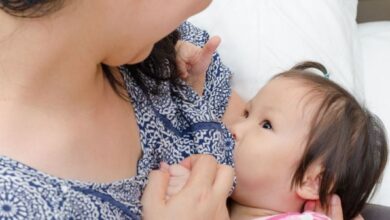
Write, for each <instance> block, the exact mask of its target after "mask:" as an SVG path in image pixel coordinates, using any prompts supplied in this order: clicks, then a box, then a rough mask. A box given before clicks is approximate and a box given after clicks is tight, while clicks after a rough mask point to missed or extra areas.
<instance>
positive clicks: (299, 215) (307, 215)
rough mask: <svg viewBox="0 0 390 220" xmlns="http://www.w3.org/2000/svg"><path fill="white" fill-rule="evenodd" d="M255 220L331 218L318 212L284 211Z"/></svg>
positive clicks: (327, 219)
mask: <svg viewBox="0 0 390 220" xmlns="http://www.w3.org/2000/svg"><path fill="white" fill-rule="evenodd" d="M253 220H331V219H330V218H329V217H327V216H325V215H323V214H320V213H316V212H303V213H295V212H294V213H283V214H279V215H272V216H266V217H261V218H256V219H253Z"/></svg>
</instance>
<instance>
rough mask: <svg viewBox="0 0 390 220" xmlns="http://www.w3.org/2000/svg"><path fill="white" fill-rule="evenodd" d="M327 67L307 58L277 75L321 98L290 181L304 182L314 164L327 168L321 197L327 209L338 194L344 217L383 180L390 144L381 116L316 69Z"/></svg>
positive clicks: (354, 212)
mask: <svg viewBox="0 0 390 220" xmlns="http://www.w3.org/2000/svg"><path fill="white" fill-rule="evenodd" d="M308 68H315V69H318V70H321V71H322V72H323V73H326V68H325V67H324V66H323V65H321V64H319V63H315V62H305V63H302V64H300V65H297V66H295V67H294V68H292V69H291V70H290V71H287V72H284V73H281V74H279V75H277V76H275V77H274V78H280V77H284V78H292V79H297V80H300V81H302V82H303V83H304V84H303V85H304V86H308V88H310V89H311V90H310V92H309V95H312V96H311V97H312V98H313V100H314V101H318V102H319V105H318V106H319V107H318V110H317V112H316V113H315V116H314V117H313V120H312V124H311V129H310V132H309V135H308V141H307V146H306V148H305V151H304V154H303V156H302V158H301V161H300V164H299V165H298V167H297V169H296V171H295V174H294V176H293V179H292V186H299V185H301V184H302V181H303V178H304V175H305V172H306V171H307V169H308V168H309V166H310V165H311V164H313V163H314V162H316V161H320V162H321V163H322V166H323V170H322V173H321V179H320V188H319V198H320V202H321V204H322V205H323V207H325V208H327V207H328V205H329V204H328V202H329V201H328V200H327V197H328V195H330V194H334V193H335V194H337V195H339V196H340V199H341V203H342V207H343V212H344V219H346V220H348V219H352V218H353V217H355V216H356V215H357V214H359V213H360V212H361V210H362V208H363V207H364V205H365V203H366V202H367V200H368V198H369V197H370V195H371V194H372V192H373V191H374V189H375V187H376V184H377V182H378V181H379V180H380V178H381V175H382V173H383V170H384V168H385V165H386V162H387V155H388V144H387V139H386V133H385V129H384V126H383V124H382V122H381V121H380V119H379V118H378V117H376V116H375V115H373V114H372V113H370V112H369V111H368V110H367V109H366V108H364V107H363V106H361V105H360V104H359V103H358V101H357V100H356V99H355V98H354V97H353V96H352V95H351V94H350V93H349V92H347V91H346V90H345V89H343V88H342V87H340V86H339V85H337V84H336V83H334V82H332V81H331V80H328V79H326V78H325V77H323V76H320V75H318V74H315V73H312V72H310V71H309V70H308Z"/></svg>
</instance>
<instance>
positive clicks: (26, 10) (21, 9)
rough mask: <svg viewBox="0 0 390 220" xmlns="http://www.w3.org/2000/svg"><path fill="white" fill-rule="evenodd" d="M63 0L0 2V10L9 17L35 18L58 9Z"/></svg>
mask: <svg viewBox="0 0 390 220" xmlns="http://www.w3.org/2000/svg"><path fill="white" fill-rule="evenodd" d="M63 3H64V0H0V8H1V9H3V10H4V11H5V12H7V13H8V14H10V15H13V16H18V17H28V18H36V17H41V16H44V15H47V14H50V13H53V12H55V11H56V10H58V9H60V8H61V7H62V5H63Z"/></svg>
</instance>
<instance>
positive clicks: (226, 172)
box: [213, 165, 234, 199]
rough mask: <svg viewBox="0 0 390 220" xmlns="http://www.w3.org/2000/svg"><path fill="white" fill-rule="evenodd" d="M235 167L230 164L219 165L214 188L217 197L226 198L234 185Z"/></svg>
mask: <svg viewBox="0 0 390 220" xmlns="http://www.w3.org/2000/svg"><path fill="white" fill-rule="evenodd" d="M233 178H234V169H233V168H232V167H231V166H228V165H219V166H218V171H217V176H216V177H215V181H214V186H213V190H214V192H215V193H216V195H217V199H220V198H222V199H226V198H227V197H228V196H229V192H230V190H231V188H232V185H233Z"/></svg>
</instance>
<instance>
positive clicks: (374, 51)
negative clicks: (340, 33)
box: [358, 22, 390, 206]
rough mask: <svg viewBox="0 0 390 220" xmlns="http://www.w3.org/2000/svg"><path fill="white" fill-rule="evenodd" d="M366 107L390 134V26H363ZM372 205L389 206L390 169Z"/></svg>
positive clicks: (377, 23) (361, 26) (361, 37)
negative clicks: (377, 117)
mask: <svg viewBox="0 0 390 220" xmlns="http://www.w3.org/2000/svg"><path fill="white" fill-rule="evenodd" d="M358 29H359V35H360V40H361V46H362V53H363V57H362V58H363V74H364V87H365V97H366V104H367V106H368V107H369V109H370V110H371V111H372V112H373V113H375V114H377V115H378V116H379V117H380V118H381V119H382V121H383V123H384V125H385V127H386V128H387V131H388V135H387V137H388V139H389V132H390V22H371V23H364V24H360V25H359V27H358ZM372 202H373V203H376V204H381V205H386V206H390V165H388V166H387V167H386V170H385V175H384V177H383V181H382V184H381V186H380V188H379V189H378V191H377V193H376V195H375V196H374V198H373V200H372Z"/></svg>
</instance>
